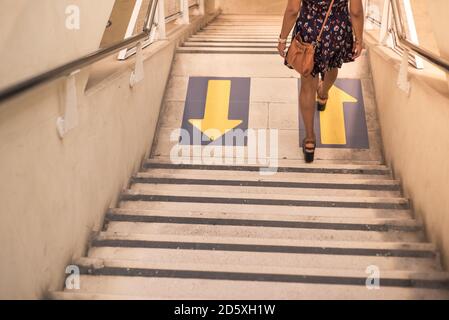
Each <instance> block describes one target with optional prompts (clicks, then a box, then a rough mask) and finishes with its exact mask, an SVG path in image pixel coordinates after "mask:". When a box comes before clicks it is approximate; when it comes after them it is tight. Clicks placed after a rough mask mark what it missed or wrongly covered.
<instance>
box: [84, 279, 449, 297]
mask: <svg viewBox="0 0 449 320" xmlns="http://www.w3.org/2000/svg"><path fill="white" fill-rule="evenodd" d="M80 281H81V284H82V285H81V292H84V293H97V292H101V293H106V294H108V295H109V296H110V295H111V294H114V295H130V296H135V295H136V294H139V295H142V296H144V297H145V299H147V300H198V301H201V300H447V299H448V298H449V295H448V293H447V291H443V290H435V289H416V288H391V287H385V288H381V289H380V290H368V289H367V288H366V287H362V286H351V285H327V284H298V283H278V282H255V281H238V280H235V281H229V280H203V279H185V278H169V277H167V278H162V277H160V278H149V277H146V278H144V277H124V276H101V277H98V276H90V275H83V276H81V278H80ZM359 281H361V280H359Z"/></svg>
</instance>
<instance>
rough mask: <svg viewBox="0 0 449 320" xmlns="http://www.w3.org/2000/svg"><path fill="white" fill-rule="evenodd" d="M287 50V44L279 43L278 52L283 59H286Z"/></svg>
mask: <svg viewBox="0 0 449 320" xmlns="http://www.w3.org/2000/svg"><path fill="white" fill-rule="evenodd" d="M286 49H287V44H285V43H282V42H279V44H278V51H279V55H280V56H281V57H282V58H285V50H286Z"/></svg>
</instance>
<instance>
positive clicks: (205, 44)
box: [182, 41, 276, 48]
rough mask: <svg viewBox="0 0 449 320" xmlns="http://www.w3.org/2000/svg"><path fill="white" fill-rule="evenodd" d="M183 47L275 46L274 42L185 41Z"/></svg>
mask: <svg viewBox="0 0 449 320" xmlns="http://www.w3.org/2000/svg"><path fill="white" fill-rule="evenodd" d="M182 46H183V47H189V48H191V47H211V48H273V47H276V44H275V43H274V42H273V43H242V42H194V41H193V42H190V41H188V42H184V43H183V45H182Z"/></svg>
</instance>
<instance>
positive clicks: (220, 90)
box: [189, 80, 243, 141]
mask: <svg viewBox="0 0 449 320" xmlns="http://www.w3.org/2000/svg"><path fill="white" fill-rule="evenodd" d="M230 99H231V80H209V84H208V89H207V98H206V110H205V113H204V119H190V120H189V122H190V123H191V124H192V125H193V126H194V127H196V128H197V129H198V130H200V131H201V132H202V133H203V134H204V135H206V136H207V137H209V139H210V140H212V141H214V140H217V139H219V138H220V137H222V136H224V135H225V134H226V133H228V132H229V131H231V130H233V129H235V128H236V127H238V126H239V125H240V124H241V123H242V122H243V121H242V120H229V102H230Z"/></svg>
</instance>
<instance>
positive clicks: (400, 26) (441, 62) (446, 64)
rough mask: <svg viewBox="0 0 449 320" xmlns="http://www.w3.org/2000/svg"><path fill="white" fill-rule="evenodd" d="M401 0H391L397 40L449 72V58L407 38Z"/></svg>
mask: <svg viewBox="0 0 449 320" xmlns="http://www.w3.org/2000/svg"><path fill="white" fill-rule="evenodd" d="M398 1H399V0H390V3H391V8H392V9H393V10H392V12H393V20H394V24H395V27H396V30H397V34H396V36H397V40H398V42H399V43H400V44H401V45H402V46H403V47H404V48H405V49H406V50H408V51H411V52H413V53H414V54H416V55H419V56H420V57H422V58H424V59H425V60H427V61H428V62H430V63H432V64H434V65H436V66H437V67H439V68H440V69H443V71H445V72H448V73H449V60H447V59H444V58H442V57H439V56H437V55H436V54H434V53H433V52H431V51H429V50H427V49H424V48H422V47H421V46H419V45H417V44H415V43H413V42H411V41H410V40H408V39H407V34H406V32H405V25H404V20H403V18H402V15H401V12H400V10H399V2H398Z"/></svg>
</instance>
